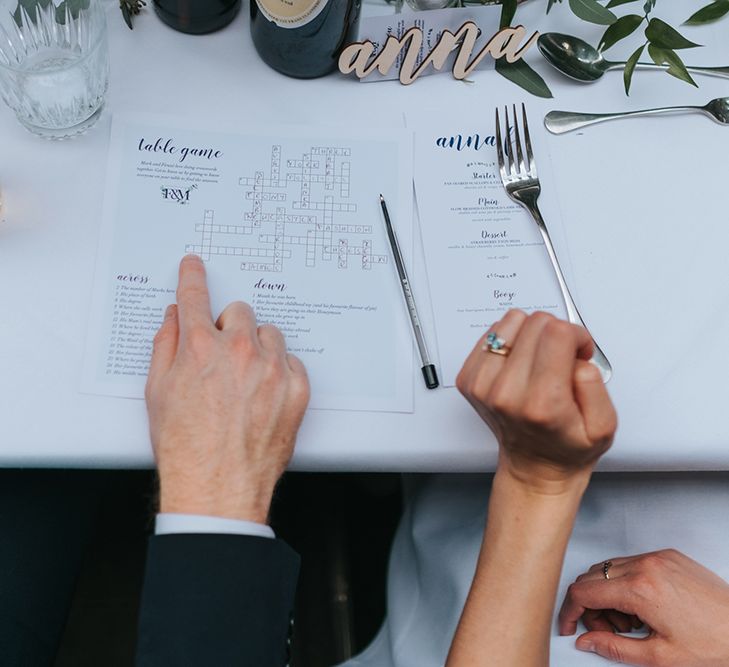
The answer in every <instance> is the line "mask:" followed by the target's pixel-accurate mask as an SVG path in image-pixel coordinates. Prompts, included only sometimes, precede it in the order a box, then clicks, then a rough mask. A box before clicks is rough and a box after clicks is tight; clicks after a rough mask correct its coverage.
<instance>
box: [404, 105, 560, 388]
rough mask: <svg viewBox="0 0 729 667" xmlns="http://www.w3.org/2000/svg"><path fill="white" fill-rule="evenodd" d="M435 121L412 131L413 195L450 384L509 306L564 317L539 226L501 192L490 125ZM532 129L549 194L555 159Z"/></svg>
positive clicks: (556, 225)
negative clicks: (413, 158) (488, 330)
mask: <svg viewBox="0 0 729 667" xmlns="http://www.w3.org/2000/svg"><path fill="white" fill-rule="evenodd" d="M488 115H489V116H490V115H491V114H488ZM433 117H434V115H430V119H429V120H423V121H419V120H418V119H411V118H408V124H409V125H410V126H411V127H413V128H414V129H415V193H416V197H417V203H418V215H419V220H420V228H421V233H422V236H423V246H424V250H425V261H426V266H427V271H428V280H429V282H430V288H431V296H432V299H433V311H434V317H435V326H436V335H437V338H438V349H439V351H440V361H441V366H442V370H441V376H442V379H443V384H444V385H446V386H453V385H454V384H455V379H456V376H457V375H458V371H459V370H460V368H461V366H462V365H463V360H464V359H465V358H466V356H467V355H468V353H469V352H470V351H471V349H472V348H473V346H474V345H475V343H476V341H477V340H478V338H479V336H481V335H482V334H483V333H484V332H485V331H486V329H487V328H488V327H490V326H491V324H493V323H494V322H496V321H498V320H499V319H501V318H502V317H503V316H504V314H505V313H506V312H507V311H508V310H510V309H511V308H521V309H522V310H525V311H527V312H532V311H535V310H544V311H547V312H549V313H552V314H554V315H556V316H557V317H565V315H566V311H565V308H564V301H563V299H562V296H561V293H560V291H559V285H558V283H557V279H556V277H555V274H554V271H553V269H552V265H551V263H550V261H549V257H548V256H547V251H546V248H545V246H544V243H543V242H542V238H541V236H540V234H539V230H538V229H537V226H536V224H535V223H534V222H533V220H532V219H531V217H530V216H529V214H528V213H527V212H526V211H525V210H524V209H522V208H521V207H520V206H519V205H518V204H516V203H514V202H513V201H511V199H509V197H508V195H507V194H506V191H505V190H504V187H503V186H502V184H501V179H500V177H499V170H498V162H497V158H496V148H495V139H494V136H493V134H494V130H493V126H492V125H491V126H489V125H487V126H486V127H484V125H483V124H475V123H472V122H469V121H463V120H448V119H443V120H438V121H433V120H432V118H433ZM530 129H531V130H532V132H531V136H532V143H533V145H534V151H535V156H536V161H537V167H538V172H539V175H540V178H541V179H542V181H543V186H544V185H545V184H546V183H549V182H551V177H550V176H551V174H550V160H549V155H548V153H547V150H546V146H544V144H543V143H542V141H541V140H540V135H541V132H542V130H540V129H539V123H538V122H537V120H536V119H535V121H534V122H533V123H532V124H531V126H530ZM547 191H548V188H547V187H543V195H542V197H541V198H540V200H539V203H540V206H541V208H542V212H543V214H544V216H545V218H546V221H547V226H548V229H549V231H550V234H551V237H552V240H553V242H554V243H555V245H557V246H558V247H563V244H562V243H559V240H560V238H561V236H562V226H561V223H560V219H559V211H558V207H557V206H556V205H554V204H553V203H551V201H550V203H547V200H550V197H549V195H548V194H547ZM543 200H545V201H543ZM561 259H563V267H562V268H563V270H568V267H569V263H568V261H567V260H566V258H561Z"/></svg>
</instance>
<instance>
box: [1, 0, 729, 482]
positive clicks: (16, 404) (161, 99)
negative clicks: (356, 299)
mask: <svg viewBox="0 0 729 667" xmlns="http://www.w3.org/2000/svg"><path fill="white" fill-rule="evenodd" d="M150 4H151V3H150ZM686 4H687V3H659V4H658V9H657V10H656V11H660V15H661V16H662V17H665V18H666V19H667V20H670V21H672V22H673V23H674V24H676V25H677V24H678V23H680V22H681V21H683V20H685V19H686V18H687V16H684V15H683V14H687V15H688V13H690V8H689V7H687V6H685V5H686ZM373 5H374V3H372V2H371V0H368V2H366V3H365V10H369V11H372V6H373ZM545 5H546V3H543V2H538V1H537V0H530V1H528V2H526V3H524V4H522V5H520V6H519V9H518V12H517V15H516V21H517V22H518V23H521V24H523V25H524V26H525V27H526V28H528V30H529V31H533V30H538V31H541V32H546V31H559V32H564V33H570V34H577V35H580V36H581V37H583V38H584V39H586V40H587V41H589V42H591V43H593V44H594V43H597V41H598V40H599V38H600V36H601V34H602V32H603V30H604V26H599V25H594V24H589V23H586V22H583V21H579V20H578V19H576V18H575V16H574V15H573V14H572V13H571V12H570V10H569V7H568V6H567V3H556V4H555V5H554V6H553V7H552V9H551V11H550V12H549V14H547V13H546V12H545ZM664 5H665V6H664ZM382 7H385V3H384V0H383V2H382ZM106 10H107V21H108V30H109V47H110V63H111V73H110V87H109V91H108V96H107V101H106V105H105V109H104V112H103V115H102V116H101V119H100V120H99V122H98V123H97V125H96V126H95V127H93V128H92V129H91V130H90V131H89V132H88V133H86V134H84V135H82V136H78V137H76V138H73V139H70V140H66V141H48V140H45V139H41V138H39V137H37V136H34V135H33V134H30V133H29V132H27V131H26V130H25V129H24V128H23V127H22V126H21V125H20V124H19V123H18V122H17V121H16V119H15V117H14V115H13V113H12V112H11V111H10V110H9V109H8V108H7V107H5V106H2V107H0V201H1V208H0V306H1V308H2V317H0V466H3V467H83V468H145V467H150V466H152V465H153V455H152V449H151V446H150V439H149V434H148V424H147V413H146V409H145V405H144V401H142V400H136V399H125V398H115V397H108V396H99V395H90V394H86V393H82V392H81V391H80V382H81V368H82V360H83V355H84V350H85V346H86V345H87V341H86V337H87V327H88V321H89V309H90V303H91V291H92V284H93V280H94V271H95V262H96V256H97V244H98V240H99V229H100V221H101V213H102V206H103V197H104V179H105V169H106V160H107V153H108V147H109V136H110V127H111V120H112V117H113V116H114V115H115V114H122V113H136V112H144V113H150V114H167V115H174V116H176V117H178V118H179V119H181V120H182V121H184V120H185V119H189V120H194V121H196V122H200V121H204V122H205V123H207V124H209V125H210V126H215V125H216V124H217V123H220V124H224V125H226V126H230V125H231V124H234V125H237V126H240V127H241V128H245V127H254V126H255V124H256V123H258V122H263V121H265V122H266V123H267V124H276V123H282V124H283V123H285V124H291V123H296V124H305V125H318V126H320V125H327V124H334V123H336V124H338V125H351V126H367V127H402V125H403V123H404V122H406V121H404V120H403V118H405V119H407V118H408V117H409V116H411V115H417V114H419V113H423V110H424V109H427V113H429V114H439V113H443V114H452V113H457V114H459V115H460V116H462V117H463V118H464V119H468V121H469V123H470V124H471V125H473V124H474V123H478V124H479V126H482V127H483V128H484V131H488V132H492V131H493V126H494V120H493V119H494V109H495V107H496V106H503V105H505V104H508V105H511V104H512V103H521V102H524V103H525V104H526V106H527V109H528V112H529V117H530V122H531V123H541V122H542V119H543V117H544V116H545V114H546V113H547V112H549V111H551V110H554V109H562V110H576V111H585V112H607V111H623V110H632V109H640V108H645V107H658V106H669V105H685V104H697V105H699V104H704V103H706V102H707V101H708V100H710V99H712V98H716V97H720V96H727V95H729V79H726V78H724V79H722V78H719V77H709V76H699V75H696V77H695V79H696V83H697V84H698V86H697V87H693V86H691V85H688V84H687V83H685V82H683V81H680V80H678V79H677V78H675V77H672V76H669V75H667V74H666V73H664V72H655V71H636V73H635V75H634V77H633V83H632V88H631V90H630V95H629V96H627V95H626V94H625V91H624V87H623V81H622V73H621V72H620V71H616V72H608V73H607V74H606V75H605V76H604V77H603V78H602V79H601V80H600V81H598V82H595V83H592V84H584V83H579V82H576V81H572V80H570V79H568V78H566V77H564V76H563V75H562V74H560V73H559V72H557V71H556V70H555V69H553V68H552V67H551V66H550V65H549V64H548V63H547V62H546V61H545V60H544V59H543V58H542V57H541V55H540V54H539V52H538V51H537V49H536V47H534V48H532V49H530V50H529V51H528V53H527V54H526V56H525V59H526V61H527V62H528V63H530V64H531V65H532V66H533V68H534V69H535V70H536V71H537V72H539V73H540V74H541V75H542V77H543V78H544V80H545V81H546V82H547V84H548V85H549V87H550V89H551V91H552V93H553V97H552V98H540V97H536V96H534V95H531V94H530V93H527V92H525V91H524V90H523V89H521V88H519V87H518V86H516V85H515V84H514V83H512V82H511V81H509V80H507V79H506V78H504V77H502V76H500V75H499V74H498V73H497V72H496V71H494V69H493V67H488V66H486V67H483V68H480V69H478V70H476V71H475V72H473V73H472V74H471V75H470V76H469V77H468V81H459V80H456V79H454V78H453V77H452V76H451V75H450V73H449V72H441V73H436V74H432V75H429V76H421V77H419V78H418V79H417V80H416V81H414V82H413V83H412V84H410V85H402V84H401V83H399V82H398V81H358V80H357V79H356V78H355V77H352V76H345V75H343V74H340V73H339V72H335V73H332V74H330V75H328V76H325V77H322V78H318V79H307V80H305V79H293V78H287V77H286V76H283V75H281V74H279V73H277V72H276V71H274V70H272V69H271V68H269V67H268V66H267V65H266V64H265V63H264V62H262V60H261V59H260V58H259V56H258V55H257V53H256V50H255V48H254V45H253V43H252V41H251V37H250V32H249V12H248V4H247V2H245V1H244V3H243V7H242V10H241V11H240V13H239V14H238V16H237V17H236V18H235V20H234V21H233V22H232V23H231V24H230V25H228V26H227V27H226V28H224V29H223V30H221V31H219V32H216V33H213V34H209V35H188V34H183V33H180V32H177V31H175V30H173V29H171V28H170V27H168V26H167V25H165V24H163V23H162V22H161V21H159V20H158V18H157V17H156V16H155V15H154V12H153V11H152V10H151V8H150V7H147V8H146V9H145V10H143V11H142V13H141V14H140V15H139V16H136V17H134V29H133V30H129V29H128V28H127V26H126V25H125V24H124V22H123V20H122V17H121V15H120V13H119V10H118V5H117V3H115V2H112V1H111V0H109V1H108V2H107V3H106ZM387 10H388V11H394V9H392V8H391V7H389V6H388V7H387ZM727 21H729V19H726V20H723V21H718V22H716V23H713V24H709V25H705V26H702V27H686V28H682V31H683V32H684V34H685V35H686V36H687V37H688V38H689V39H692V40H694V41H696V42H700V43H701V44H702V47H701V48H693V49H686V50H683V51H682V52H681V55H682V56H683V58H684V60H685V62H687V63H691V64H696V65H728V64H729V40H727V39H726V34H727V30H728V29H729V26H728V25H727ZM635 45H636V44H635V42H632V41H631V40H630V39H628V40H625V44H623V42H621V43H620V44H618V45H616V46H615V47H613V48H612V49H611V50H610V51H609V54H610V57H611V59H614V60H615V59H620V57H621V56H628V55H629V54H630V52H632V50H633V49H634V48H635ZM543 149H546V150H545V153H548V159H549V160H550V161H551V165H552V170H553V171H552V173H553V177H552V187H554V189H555V191H554V193H553V194H554V195H555V196H554V197H553V199H552V200H550V202H553V203H550V205H549V206H548V207H546V209H547V210H544V211H543V213H544V215H545V218H546V219H547V221H548V223H549V221H550V220H552V221H554V223H553V224H559V225H561V227H562V231H563V234H562V237H563V239H564V241H562V242H560V244H559V245H558V247H557V253H558V256H559V257H560V261H561V262H562V263H563V264H565V265H568V266H569V267H570V270H569V276H570V278H569V280H570V287H571V290H572V293H573V296H574V297H575V301H576V302H577V304H578V306H579V309H580V312H581V313H582V315H583V317H584V319H585V321H586V322H587V323H588V325H589V328H590V331H591V333H592V334H593V336H594V337H595V339H596V340H597V341H599V344H600V346H601V348H602V349H603V351H604V352H605V354H606V355H607V357H608V358H609V359H610V361H611V362H612V366H613V377H612V379H611V380H610V382H609V384H608V388H609V392H610V395H611V397H612V399H613V401H614V403H615V405H616V408H617V411H618V414H619V420H620V423H619V429H618V433H617V436H616V440H615V444H614V445H613V447H612V448H611V450H610V451H609V452H608V453H607V454H606V455H605V456H604V457H603V459H602V460H601V462H600V464H599V470H602V471H623V472H625V471H676V470H684V471H686V470H729V419H727V418H726V411H727V407H726V405H727V398H728V397H729V396H728V394H727V391H726V390H725V389H724V382H725V381H726V378H727V377H729V355H728V354H727V352H726V347H727V340H729V289H727V286H728V285H729V280H728V278H727V275H728V274H727V268H728V267H729V209H728V207H727V205H726V200H725V197H726V196H727V194H726V193H727V187H729V185H728V184H729V128H728V127H725V126H722V125H720V124H718V123H715V122H713V121H712V120H711V119H709V118H707V117H704V116H702V115H700V114H669V115H665V116H655V117H644V118H633V119H626V120H620V121H612V122H607V123H603V124H600V125H595V126H593V127H590V128H585V129H583V130H579V131H576V132H572V133H569V134H565V135H561V136H553V135H546V139H545V142H544V144H543ZM537 158H539V156H537ZM543 159H546V156H545V157H544V158H543ZM417 225H418V221H417V219H416V220H415V228H416V230H417V228H418V227H417ZM412 256H413V262H412V267H411V268H412V279H413V284H414V285H417V290H418V298H419V300H420V301H421V304H420V309H421V317H422V320H423V323H424V327H425V331H426V336H427V337H429V338H430V339H433V338H434V328H433V316H432V309H431V307H430V303H429V300H428V289H429V287H428V285H429V283H428V272H427V267H426V263H425V260H424V253H423V247H422V242H421V238H420V235H419V234H417V233H416V234H415V247H414V252H413V255H412ZM393 289H395V287H394V286H393ZM474 342H475V341H474ZM436 361H437V359H436ZM413 383H414V410H413V411H412V412H411V413H394V412H362V411H344V410H318V409H314V410H309V411H308V413H307V415H306V417H305V419H304V422H303V425H302V427H301V431H300V434H299V438H298V441H297V445H296V451H295V454H294V457H293V460H292V462H291V468H292V469H294V470H309V471H312V470H316V471H400V472H464V471H469V472H477V471H488V470H493V469H494V467H495V464H496V457H497V446H496V442H495V439H494V436H493V435H492V434H491V433H490V431H488V429H487V428H486V427H485V426H484V424H483V423H482V422H481V420H480V419H479V418H478V416H477V415H476V414H475V413H474V412H473V410H472V409H471V408H470V406H469V405H468V404H467V403H466V401H465V400H463V398H462V397H461V396H460V394H459V392H458V391H457V389H456V388H454V387H444V388H439V389H436V390H428V389H426V388H425V387H424V386H423V384H422V382H420V381H419V378H418V377H413Z"/></svg>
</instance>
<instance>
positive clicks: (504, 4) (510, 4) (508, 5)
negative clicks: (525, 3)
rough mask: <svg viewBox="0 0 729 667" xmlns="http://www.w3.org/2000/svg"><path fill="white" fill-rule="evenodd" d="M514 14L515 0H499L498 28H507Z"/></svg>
mask: <svg viewBox="0 0 729 667" xmlns="http://www.w3.org/2000/svg"><path fill="white" fill-rule="evenodd" d="M514 14H516V0H501V20H500V22H499V28H508V27H509V26H510V25H511V22H512V21H513V20H514Z"/></svg>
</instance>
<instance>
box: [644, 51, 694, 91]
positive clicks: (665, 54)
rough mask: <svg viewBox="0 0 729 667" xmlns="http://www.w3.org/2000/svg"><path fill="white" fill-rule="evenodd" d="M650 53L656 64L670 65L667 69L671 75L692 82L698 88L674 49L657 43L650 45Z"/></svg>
mask: <svg viewBox="0 0 729 667" xmlns="http://www.w3.org/2000/svg"><path fill="white" fill-rule="evenodd" d="M648 54H649V55H650V57H651V58H652V59H653V62H654V63H655V64H656V65H668V69H667V70H666V71H667V72H668V73H669V74H670V75H671V76H675V77H676V78H677V79H681V81H685V82H686V83H690V84H691V85H692V86H694V87H695V88H698V85H696V82H695V81H694V80H693V79H692V78H691V75H690V74H689V72H688V70H687V69H686V66H685V65H684V64H683V61H682V60H681V58H680V56H679V55H678V54H677V53H676V52H675V51H673V50H672V49H663V48H661V47H659V46H656V45H655V44H649V45H648Z"/></svg>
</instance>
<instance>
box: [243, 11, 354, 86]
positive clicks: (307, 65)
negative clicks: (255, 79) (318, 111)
mask: <svg viewBox="0 0 729 667" xmlns="http://www.w3.org/2000/svg"><path fill="white" fill-rule="evenodd" d="M360 2H361V0H250V3H251V36H252V37H253V43H254V44H255V46H256V50H257V51H258V54H259V55H260V56H261V58H262V59H263V61H264V62H265V63H266V64H267V65H270V66H271V67H273V69H275V70H278V71H279V72H281V73H282V74H286V75H287V76H293V77H297V78H299V79H311V78H314V77H317V76H324V75H325V74H328V73H329V72H331V71H332V70H334V69H336V67H337V60H338V58H339V54H340V52H341V50H342V49H343V48H344V47H345V46H346V45H347V44H348V43H349V42H350V41H352V39H353V37H354V36H355V32H356V30H357V23H358V20H359V9H360Z"/></svg>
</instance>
